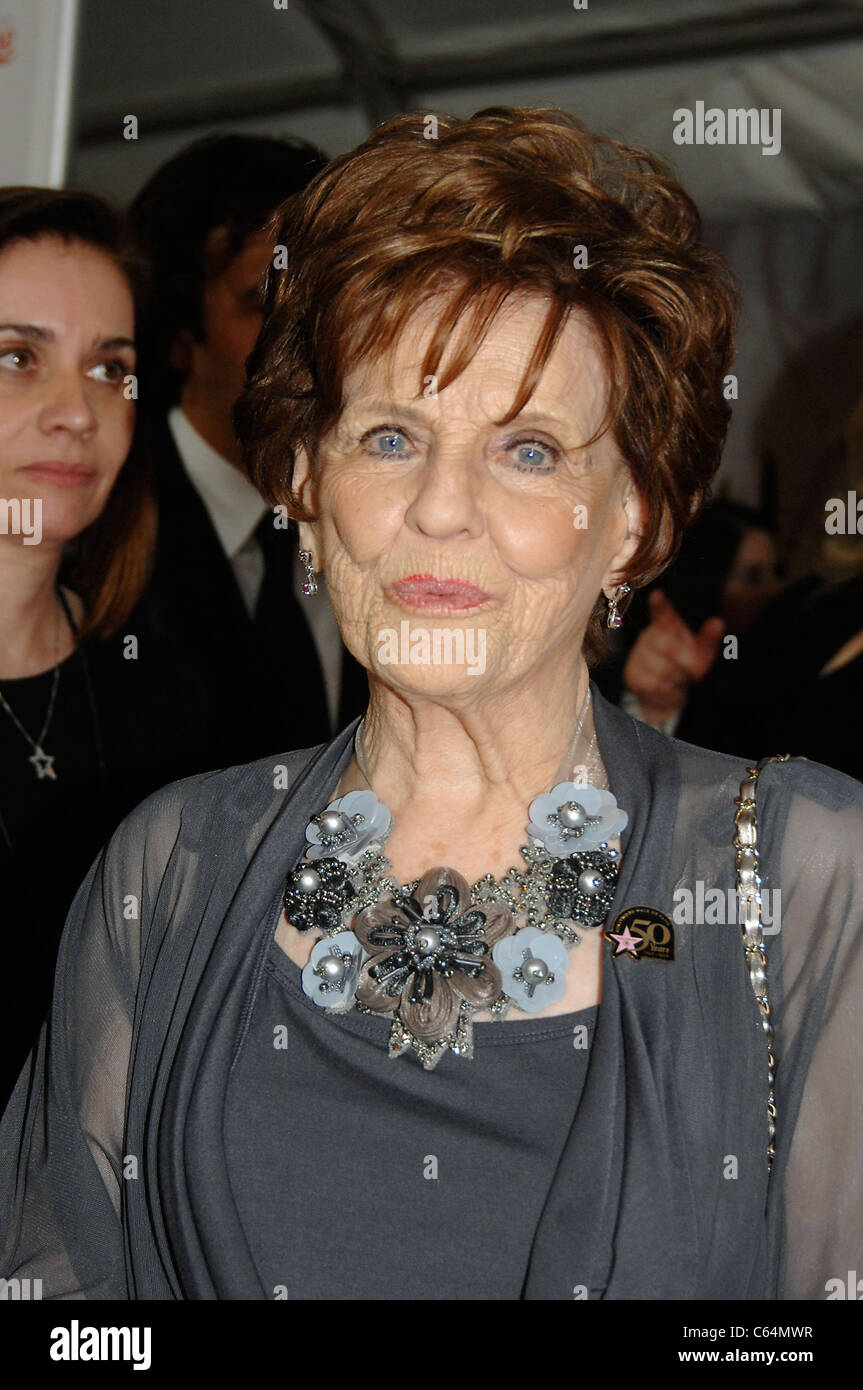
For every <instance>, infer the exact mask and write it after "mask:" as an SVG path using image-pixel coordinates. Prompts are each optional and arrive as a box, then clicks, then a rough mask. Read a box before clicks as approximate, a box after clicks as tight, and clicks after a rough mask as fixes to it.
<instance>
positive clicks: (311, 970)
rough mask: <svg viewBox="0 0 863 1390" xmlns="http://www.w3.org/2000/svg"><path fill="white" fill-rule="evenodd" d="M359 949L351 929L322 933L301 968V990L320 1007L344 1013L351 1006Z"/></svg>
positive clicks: (358, 968)
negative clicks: (322, 936) (307, 961)
mask: <svg viewBox="0 0 863 1390" xmlns="http://www.w3.org/2000/svg"><path fill="white" fill-rule="evenodd" d="M362 959H363V948H362V946H361V945H360V943H359V941H358V940H357V938H356V937H355V936H354V934H353V932H352V931H342V932H339V933H338V935H337V936H325V937H324V939H323V940H322V941H319V942H318V943H317V945H316V946H315V948H314V950H313V951H312V954H311V956H310V958H309V963H308V965H307V966H306V967H305V969H304V970H303V975H302V985H303V991H304V993H305V994H307V995H308V996H309V998H310V999H311V1000H313V1001H314V1003H315V1004H319V1005H320V1007H321V1008H322V1009H330V1010H331V1011H332V1012H333V1013H345V1012H346V1011H347V1010H348V1009H351V1008H353V1004H354V994H355V993H356V988H357V980H358V979H359V974H360V966H361V965H362Z"/></svg>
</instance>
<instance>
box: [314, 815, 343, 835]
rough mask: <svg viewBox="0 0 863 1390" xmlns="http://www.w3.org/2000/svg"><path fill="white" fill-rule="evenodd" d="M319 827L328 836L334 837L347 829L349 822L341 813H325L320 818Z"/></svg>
mask: <svg viewBox="0 0 863 1390" xmlns="http://www.w3.org/2000/svg"><path fill="white" fill-rule="evenodd" d="M318 825H319V826H320V828H321V830H322V831H323V833H324V834H325V835H326V836H328V837H332V836H334V835H338V834H339V833H340V832H341V831H342V830H344V829H345V827H346V825H347V820H346V819H345V817H344V816H343V815H342V813H341V811H324V812H323V813H322V814H321V816H320V817H319V818H318Z"/></svg>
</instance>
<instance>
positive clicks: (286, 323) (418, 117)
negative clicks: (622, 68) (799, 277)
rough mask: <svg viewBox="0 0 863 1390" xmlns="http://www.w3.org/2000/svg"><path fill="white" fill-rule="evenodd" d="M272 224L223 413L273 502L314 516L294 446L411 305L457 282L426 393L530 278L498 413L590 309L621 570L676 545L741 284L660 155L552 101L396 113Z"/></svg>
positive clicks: (708, 449) (717, 416)
mask: <svg viewBox="0 0 863 1390" xmlns="http://www.w3.org/2000/svg"><path fill="white" fill-rule="evenodd" d="M271 231H272V234H273V238H274V242H276V243H278V244H282V245H284V246H285V247H286V249H287V266H286V268H285V269H283V270H275V269H273V270H271V271H270V273H269V277H268V290H267V317H266V319H265V323H264V327H263V329H262V332H261V336H260V338H259V339H258V343H257V345H256V347H255V351H254V352H253V354H252V356H251V358H250V359H249V378H248V383H247V387H246V390H245V392H244V393H243V395H242V396H241V397H240V400H239V402H238V404H237V407H236V410H235V417H234V418H235V424H236V428H237V431H238V433H239V435H240V438H241V440H242V441H243V444H244V459H245V467H246V470H247V472H248V474H249V477H250V478H251V480H252V482H253V483H254V484H255V486H256V487H257V488H258V489H259V490H260V492H261V493H262V494H263V495H264V496H265V497H266V498H267V500H268V501H270V502H272V503H278V502H288V503H289V507H290V510H291V512H292V514H293V515H295V516H296V517H298V518H299V519H301V520H311V519H312V517H311V516H310V514H309V513H308V512H307V511H306V510H305V508H304V507H303V506H302V504H301V502H300V499H299V497H298V496H297V495H296V494H295V493H294V492H293V490H292V477H293V468H294V461H295V456H296V450H297V448H298V447H299V446H303V447H305V448H306V450H307V451H308V454H309V459H310V465H311V467H312V469H313V470H314V468H315V466H316V463H317V450H318V446H319V444H320V442H321V440H322V439H323V437H324V436H325V435H326V434H327V433H328V431H329V430H330V429H331V428H332V427H333V426H334V425H335V423H336V421H337V420H338V418H339V415H340V414H341V411H342V409H343V408H344V401H343V384H344V380H345V376H346V374H347V372H348V371H349V370H350V369H351V368H352V367H353V366H355V365H356V364H357V363H358V362H361V361H364V360H367V359H370V358H374V357H377V356H381V355H383V354H385V353H387V352H388V351H389V350H390V349H392V347H393V346H394V344H395V342H396V340H397V338H398V336H399V334H400V333H401V331H402V330H403V328H404V327H405V325H406V323H407V321H408V319H409V318H410V316H411V315H412V314H413V313H414V312H415V311H416V309H417V308H418V307H419V306H420V304H422V303H424V302H425V301H426V300H428V299H430V298H432V297H437V296H439V295H440V294H441V293H444V294H447V293H448V292H451V293H448V298H447V300H446V301H445V302H444V304H443V307H442V311H441V315H440V318H439V320H438V323H437V327H436V331H435V332H434V333H433V335H432V338H431V340H430V345H429V349H428V351H427V353H426V358H425V361H424V362H423V364H422V367H421V371H420V379H419V382H418V390H417V395H418V396H420V395H421V394H422V386H423V378H425V377H428V376H430V375H431V376H437V375H438V366H439V364H440V361H441V358H442V356H443V353H444V350H445V348H446V345H447V342H448V339H449V337H450V335H451V334H452V332H453V330H454V328H455V325H456V323H457V322H458V320H459V319H460V318H461V317H462V316H463V315H465V314H467V316H468V317H467V331H466V332H465V334H464V337H460V339H459V345H460V350H459V351H458V352H457V353H456V354H455V356H454V359H453V361H452V363H451V364H450V366H449V368H448V371H447V373H446V375H445V377H443V378H441V379H440V380H439V381H438V388H437V389H438V390H439V391H440V390H443V389H445V387H446V386H447V385H449V383H450V382H451V381H452V380H454V379H455V377H457V376H458V375H459V373H460V372H461V371H463V370H464V368H465V367H466V366H467V364H468V362H469V361H470V360H471V358H472V356H473V355H474V353H475V352H476V350H477V348H478V347H479V345H480V342H481V341H482V338H483V336H484V334H485V332H487V330H488V327H489V324H490V323H491V321H492V319H493V318H494V316H495V314H496V313H497V311H498V309H499V308H500V307H502V305H503V303H504V300H505V299H506V298H507V297H508V296H509V295H510V294H512V293H514V292H523V291H527V292H536V293H539V294H541V295H544V296H546V297H548V298H550V300H551V304H550V307H549V311H548V315H547V318H546V321H545V324H544V326H543V328H542V330H541V331H540V333H539V335H538V337H537V341H536V344H535V346H534V350H533V354H532V357H531V360H530V361H529V363H528V366H527V369H526V371H525V374H524V378H523V380H522V382H521V384H520V386H519V389H518V392H517V394H516V399H515V400H514V401H513V404H512V407H511V410H510V412H509V413H508V415H507V416H506V417H505V418H504V419H503V420H501V421H499V422H498V423H499V424H506V423H509V421H510V420H512V419H513V418H514V417H515V416H516V415H517V414H518V413H519V411H520V410H522V409H523V408H524V406H525V405H526V403H527V401H528V400H529V398H530V396H531V394H532V392H533V390H534V389H535V387H536V385H537V382H538V380H539V378H540V376H541V374H542V371H543V368H544V366H545V364H546V362H547V360H548V358H549V356H550V354H551V352H552V350H553V348H554V346H555V343H556V340H557V337H558V335H559V333H560V330H561V329H562V327H563V325H564V323H565V321H566V318H567V315H568V313H569V311H570V310H571V309H580V310H583V311H586V313H587V314H588V316H589V318H590V320H591V322H592V324H593V326H594V328H595V329H596V330H597V332H598V336H599V341H600V344H601V347H602V349H603V352H604V355H605V361H606V367H607V375H608V382H609V399H608V406H607V411H606V417H605V419H604V420H603V422H602V424H601V426H600V429H599V430H598V431H597V434H596V435H595V436H594V438H597V437H598V436H599V434H600V433H602V432H603V431H604V430H606V429H609V430H611V432H612V438H613V439H614V440H615V442H616V443H617V446H618V448H619V449H620V452H621V454H622V456H623V458H624V460H625V461H626V463H627V465H628V467H629V470H630V473H631V475H632V477H633V480H634V482H635V485H636V487H637V488H638V490H639V492H640V493H641V495H642V497H643V499H644V502H645V505H646V513H647V524H646V526H645V529H644V534H643V536H642V538H641V540H640V543H639V545H638V548H637V550H636V551H635V553H634V554H633V556H632V559H631V560H630V562H629V565H628V566H627V568H626V571H625V572H624V573H623V574H622V575H621V581H623V580H627V581H628V582H629V584H630V585H631V586H632V588H633V589H635V588H637V587H639V586H640V585H643V584H646V583H648V582H649V581H650V580H651V579H653V578H655V577H656V575H657V574H659V573H660V572H661V570H662V569H664V568H665V566H666V565H667V564H668V563H669V562H670V561H671V560H672V559H673V557H674V555H675V554H676V552H677V549H678V547H679V545H680V541H681V539H682V535H683V532H684V530H685V527H686V526H687V524H688V523H689V522H690V521H691V520H693V519H694V518H695V516H696V515H697V514H698V512H699V510H700V508H701V506H702V505H703V502H704V500H705V497H706V495H707V492H708V488H709V484H710V481H711V479H712V477H713V475H714V473H715V471H716V469H717V467H718V465H719V461H720V457H721V452H722V445H723V442H724V439H725V433H726V430H727V427H728V421H729V418H730V407H729V404H728V402H727V400H726V399H725V396H724V394H723V385H724V378H725V376H726V373H727V371H728V368H729V366H730V363H731V359H732V355H733V349H734V327H735V321H736V312H737V302H738V296H737V291H736V288H735V285H734V282H733V280H732V278H731V275H730V272H729V270H728V268H727V266H726V265H725V263H724V261H723V260H722V259H721V258H720V257H719V256H718V255H716V254H715V253H714V252H712V251H710V250H708V249H707V248H706V247H704V246H703V245H702V243H701V239H700V237H701V222H700V218H699V214H698V210H697V208H696V206H695V204H694V203H693V201H692V199H691V198H690V197H689V195H688V194H687V193H686V192H685V191H684V190H683V188H682V187H681V186H680V184H679V183H678V182H677V180H676V178H675V176H674V174H673V172H672V170H671V169H670V168H669V166H668V165H666V164H665V163H664V162H663V161H662V160H661V159H659V158H658V157H657V156H655V155H653V154H651V153H649V152H647V151H645V150H641V149H635V148H632V147H630V146H627V145H622V144H620V143H619V142H618V141H616V140H612V139H610V138H608V137H606V136H602V135H596V134H593V133H591V132H590V131H588V130H585V129H584V127H583V126H582V125H581V123H580V122H579V121H577V120H576V119H575V117H573V116H571V115H569V114H568V113H567V112H565V111H560V110H556V109H553V108H513V107H492V108H489V109H487V110H484V111H479V112H477V114H476V115H474V116H472V117H470V118H469V119H466V120H461V119H458V118H456V117H452V116H446V115H440V114H435V115H429V114H422V113H417V114H412V115H407V116H400V117H397V118H396V119H394V120H391V121H388V122H387V123H386V124H384V125H381V126H379V127H378V128H377V129H376V130H375V131H374V132H373V133H372V134H371V135H370V136H369V137H368V139H367V140H365V141H364V142H363V144H361V145H360V146H358V148H357V149H356V150H354V151H352V152H351V153H349V154H346V155H343V156H341V157H340V158H338V159H336V160H334V161H333V163H331V164H330V165H329V166H328V167H327V168H326V169H325V170H324V171H323V172H322V173H320V174H318V175H317V176H316V178H315V179H313V181H312V182H311V183H310V185H309V187H308V188H307V189H306V190H305V192H303V193H302V194H300V195H298V197H296V198H295V199H293V200H291V202H290V204H287V205H286V206H285V207H284V208H283V209H282V210H281V211H280V214H277V216H276V218H275V219H274V221H273V223H272V224H271ZM585 442H586V443H589V442H592V441H585ZM622 608H623V605H621V611H622ZM602 616H603V600H602V595H600V596H599V597H598V599H597V603H596V606H595V608H594V612H593V614H592V617H591V621H590V624H589V626H588V632H587V635H586V641H585V651H586V654H587V656H588V659H589V660H593V659H596V657H598V655H599V654H600V652H601V650H602V645H603V637H602V632H603V627H602Z"/></svg>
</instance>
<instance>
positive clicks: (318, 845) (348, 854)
mask: <svg viewBox="0 0 863 1390" xmlns="http://www.w3.org/2000/svg"><path fill="white" fill-rule="evenodd" d="M392 825H393V818H392V815H391V813H390V812H389V811H388V810H387V808H386V806H385V805H384V803H383V802H382V801H379V800H378V798H377V797H376V796H375V794H374V792H369V791H359V792H348V794H347V796H342V797H339V798H338V799H337V800H336V801H331V802H330V804H329V806H327V807H325V809H324V810H323V811H319V812H318V814H317V815H316V816H313V817H312V819H311V820H310V821H309V823H308V825H307V826H306V839H307V841H308V843H309V848H308V849H307V850H306V857H307V858H308V859H328V858H336V859H341V860H344V861H347V862H351V861H352V860H354V859H356V858H358V856H359V855H360V854H362V852H363V850H364V849H366V848H367V847H368V846H369V845H370V844H373V843H377V844H383V842H384V841H385V840H386V838H387V836H388V835H389V833H390V831H391V830H392Z"/></svg>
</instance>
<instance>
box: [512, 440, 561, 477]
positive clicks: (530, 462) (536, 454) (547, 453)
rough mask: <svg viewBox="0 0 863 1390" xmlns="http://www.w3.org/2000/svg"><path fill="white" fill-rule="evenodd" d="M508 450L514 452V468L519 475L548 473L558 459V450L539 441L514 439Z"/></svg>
mask: <svg viewBox="0 0 863 1390" xmlns="http://www.w3.org/2000/svg"><path fill="white" fill-rule="evenodd" d="M510 448H511V449H514V450H515V451H516V453H515V464H514V466H515V467H516V468H517V469H518V470H519V472H521V473H550V472H551V471H552V469H553V468H554V466H555V463H556V462H557V459H558V450H557V449H555V448H553V447H552V445H551V444H543V442H542V440H540V439H516V440H514V441H513V443H512V444H511V445H510Z"/></svg>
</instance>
